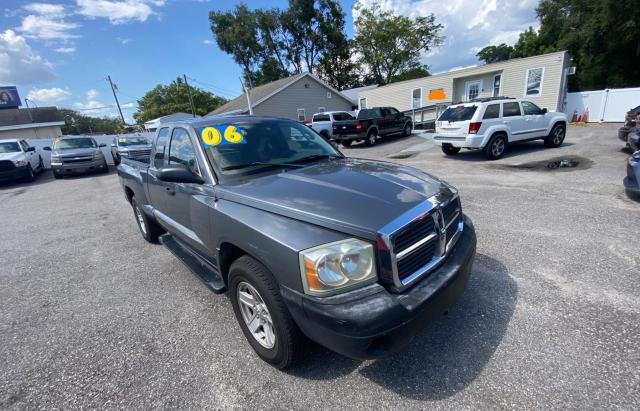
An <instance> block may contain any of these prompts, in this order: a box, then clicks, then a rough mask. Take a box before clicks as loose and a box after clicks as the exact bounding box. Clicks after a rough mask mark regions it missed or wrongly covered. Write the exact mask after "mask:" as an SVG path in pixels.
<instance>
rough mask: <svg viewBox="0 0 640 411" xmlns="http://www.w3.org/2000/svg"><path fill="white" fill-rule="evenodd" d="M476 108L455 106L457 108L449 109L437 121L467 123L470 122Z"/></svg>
mask: <svg viewBox="0 0 640 411" xmlns="http://www.w3.org/2000/svg"><path fill="white" fill-rule="evenodd" d="M477 108H478V107H476V106H467V107H465V106H457V107H449V108H447V109H446V110H445V111H444V113H442V115H441V116H440V118H438V121H448V122H450V123H453V122H454V121H467V120H471V117H473V114H474V113H475V112H476V109H477Z"/></svg>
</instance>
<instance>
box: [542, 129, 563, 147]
mask: <svg viewBox="0 0 640 411" xmlns="http://www.w3.org/2000/svg"><path fill="white" fill-rule="evenodd" d="M565 135H566V129H565V127H564V125H562V124H556V125H555V126H553V128H552V129H551V133H549V135H548V136H547V137H546V138H545V139H544V145H545V147H549V148H555V147H560V146H561V145H562V143H563V142H564V137H565Z"/></svg>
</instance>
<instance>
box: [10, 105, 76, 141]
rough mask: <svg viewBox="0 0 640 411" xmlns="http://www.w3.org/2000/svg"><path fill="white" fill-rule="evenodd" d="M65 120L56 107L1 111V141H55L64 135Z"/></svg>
mask: <svg viewBox="0 0 640 411" xmlns="http://www.w3.org/2000/svg"><path fill="white" fill-rule="evenodd" d="M63 125H64V119H62V116H61V114H60V112H59V111H58V109H57V108H56V107H39V108H29V109H18V108H11V109H2V110H0V140H4V139H8V138H24V139H53V138H56V137H59V136H61V135H62V130H61V129H60V126H63Z"/></svg>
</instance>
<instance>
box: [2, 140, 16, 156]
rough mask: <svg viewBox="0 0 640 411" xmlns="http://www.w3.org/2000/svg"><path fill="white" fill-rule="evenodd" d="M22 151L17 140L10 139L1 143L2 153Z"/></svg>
mask: <svg viewBox="0 0 640 411" xmlns="http://www.w3.org/2000/svg"><path fill="white" fill-rule="evenodd" d="M19 151H20V146H18V143H16V142H15V141H8V142H6V143H0V153H17V152H19Z"/></svg>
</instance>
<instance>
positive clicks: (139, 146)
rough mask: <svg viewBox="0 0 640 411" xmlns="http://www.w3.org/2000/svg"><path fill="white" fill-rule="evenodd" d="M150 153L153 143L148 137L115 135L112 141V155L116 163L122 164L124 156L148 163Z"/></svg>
mask: <svg viewBox="0 0 640 411" xmlns="http://www.w3.org/2000/svg"><path fill="white" fill-rule="evenodd" d="M150 154H151V143H150V142H149V140H147V138H146V137H142V136H128V137H115V138H114V139H113V143H111V157H113V164H115V165H118V164H120V162H121V161H122V158H123V157H126V158H130V159H132V160H137V161H142V162H145V163H148V162H149V155H150Z"/></svg>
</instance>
